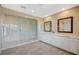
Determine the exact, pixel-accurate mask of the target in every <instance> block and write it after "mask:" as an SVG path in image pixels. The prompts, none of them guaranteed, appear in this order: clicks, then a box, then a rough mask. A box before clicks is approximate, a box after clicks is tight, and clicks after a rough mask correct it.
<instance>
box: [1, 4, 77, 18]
mask: <svg viewBox="0 0 79 59" xmlns="http://www.w3.org/2000/svg"><path fill="white" fill-rule="evenodd" d="M77 5H78V4H2V6H3V7H5V8H9V9H13V10H16V11H19V12H23V13H26V14H29V15H32V16H36V17H46V16H49V15H52V14H54V13H57V12H60V11H62V10H65V9H69V8H72V7H75V6H77Z"/></svg>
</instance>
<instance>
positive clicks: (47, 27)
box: [44, 21, 52, 32]
mask: <svg viewBox="0 0 79 59" xmlns="http://www.w3.org/2000/svg"><path fill="white" fill-rule="evenodd" d="M51 27H52V22H51V21H47V22H44V31H45V32H51Z"/></svg>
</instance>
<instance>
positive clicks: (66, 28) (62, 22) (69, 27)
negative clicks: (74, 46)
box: [58, 17, 73, 33]
mask: <svg viewBox="0 0 79 59" xmlns="http://www.w3.org/2000/svg"><path fill="white" fill-rule="evenodd" d="M58 32H66V33H72V32H73V17H67V18H62V19H58Z"/></svg>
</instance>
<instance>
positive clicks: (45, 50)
mask: <svg viewBox="0 0 79 59" xmlns="http://www.w3.org/2000/svg"><path fill="white" fill-rule="evenodd" d="M2 55H70V53H68V52H66V51H63V50H61V49H58V48H56V47H54V46H51V45H49V44H46V43H43V42H40V41H38V42H34V43H30V44H26V45H22V46H18V47H15V48H10V49H7V50H4V51H2Z"/></svg>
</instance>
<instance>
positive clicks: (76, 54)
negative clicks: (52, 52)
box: [40, 40, 77, 55]
mask: <svg viewBox="0 0 79 59" xmlns="http://www.w3.org/2000/svg"><path fill="white" fill-rule="evenodd" d="M40 42H43V43H45V44H48V45H50V46H53V47H55V48H58V49H60V50H62V51H65V52H68V53H70V54H71V55H77V54H75V53H73V52H70V51H67V50H64V49H62V48H60V47H57V46H55V45H52V44H50V43H47V42H44V41H42V40H40Z"/></svg>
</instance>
